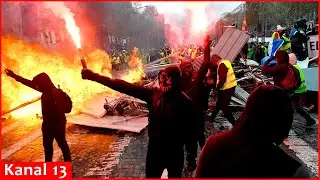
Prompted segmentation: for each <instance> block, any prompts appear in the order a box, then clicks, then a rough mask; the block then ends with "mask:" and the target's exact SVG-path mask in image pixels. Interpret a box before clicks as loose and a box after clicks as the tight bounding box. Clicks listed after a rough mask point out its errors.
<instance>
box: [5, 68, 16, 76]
mask: <svg viewBox="0 0 320 180" xmlns="http://www.w3.org/2000/svg"><path fill="white" fill-rule="evenodd" d="M5 72H6V74H7V75H8V76H10V77H13V76H14V75H16V74H15V73H14V72H13V71H11V70H10V69H6V70H5Z"/></svg>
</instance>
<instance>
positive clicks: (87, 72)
mask: <svg viewBox="0 0 320 180" xmlns="http://www.w3.org/2000/svg"><path fill="white" fill-rule="evenodd" d="M81 76H82V79H88V80H90V79H92V77H93V76H94V72H93V71H91V70H90V69H82V71H81Z"/></svg>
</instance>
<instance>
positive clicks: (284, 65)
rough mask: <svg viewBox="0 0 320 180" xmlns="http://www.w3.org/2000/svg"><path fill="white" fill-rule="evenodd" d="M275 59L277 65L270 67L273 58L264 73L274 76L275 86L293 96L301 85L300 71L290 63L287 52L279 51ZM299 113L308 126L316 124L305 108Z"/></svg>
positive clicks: (268, 61)
mask: <svg viewBox="0 0 320 180" xmlns="http://www.w3.org/2000/svg"><path fill="white" fill-rule="evenodd" d="M275 59H276V64H277V65H276V66H274V67H269V66H268V65H269V63H270V62H271V61H272V60H273V58H270V59H269V60H267V61H266V63H265V64H264V65H263V67H262V73H263V74H270V75H272V76H273V80H274V85H276V86H279V87H281V88H282V89H284V90H285V91H286V92H287V93H288V94H290V95H292V94H293V93H294V91H296V90H297V89H298V88H299V87H300V85H301V79H300V74H299V71H298V70H297V69H296V68H295V67H293V66H292V65H291V64H290V63H289V55H288V53H287V52H286V51H283V50H279V51H277V53H276V56H275ZM293 99H295V97H293ZM297 113H299V114H300V115H301V116H303V117H304V118H305V119H306V121H307V126H311V125H314V124H315V123H316V121H315V120H314V119H313V118H312V117H311V116H310V114H309V113H308V112H306V110H304V109H303V108H297Z"/></svg>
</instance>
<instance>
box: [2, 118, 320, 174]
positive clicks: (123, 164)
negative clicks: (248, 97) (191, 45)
mask: <svg viewBox="0 0 320 180" xmlns="http://www.w3.org/2000/svg"><path fill="white" fill-rule="evenodd" d="M239 114H240V113H239V112H237V113H234V115H235V116H236V117H238V116H239ZM313 115H314V116H315V117H317V114H313ZM304 124H305V121H304V120H303V119H302V117H301V116H299V115H295V119H294V123H293V128H292V131H291V132H290V135H289V138H288V140H286V141H285V143H284V144H283V145H281V147H282V148H283V149H285V151H286V152H288V153H290V154H292V155H293V156H294V157H296V158H298V159H300V160H301V161H302V162H303V163H305V164H306V166H307V167H308V170H309V171H310V173H311V174H312V176H313V177H317V174H318V138H317V137H318V136H317V135H318V128H317V127H315V128H305V127H304ZM228 128H230V124H229V123H228V122H227V121H226V119H224V118H222V117H217V118H216V121H215V122H214V123H210V122H206V136H207V137H208V136H210V135H212V134H215V133H218V132H220V131H224V130H227V129H228ZM1 135H2V143H1V144H2V161H6V162H42V161H43V159H44V154H43V147H42V136H41V119H39V118H37V117H36V116H34V117H30V118H26V119H13V118H7V119H3V120H2V131H1ZM67 140H68V143H69V145H70V149H71V154H72V162H73V177H74V178H80V177H91V178H105V177H110V178H114V177H133V178H143V177H144V172H145V161H146V160H145V159H146V151H147V142H148V137H147V129H145V130H143V131H142V132H141V133H140V134H135V133H127V132H120V131H116V130H108V129H99V128H91V127H85V126H79V125H73V124H68V127H67ZM62 160H63V158H62V154H61V151H60V149H59V148H58V146H57V144H56V143H55V144H54V161H62ZM185 176H186V177H188V176H191V175H190V174H185ZM163 177H165V172H164V174H163Z"/></svg>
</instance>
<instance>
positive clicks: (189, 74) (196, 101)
mask: <svg viewBox="0 0 320 180" xmlns="http://www.w3.org/2000/svg"><path fill="white" fill-rule="evenodd" d="M211 42H212V41H211V40H210V36H207V37H206V39H205V45H204V47H205V54H204V61H203V63H202V65H201V67H200V69H199V70H198V71H194V69H193V64H192V63H191V62H190V61H188V62H182V63H181V65H180V68H181V70H182V81H181V87H182V91H183V92H184V93H186V94H187V95H188V97H190V98H191V99H192V100H193V106H194V107H193V109H194V111H195V118H196V122H197V126H196V130H197V141H198V143H199V146H200V148H201V149H202V148H203V146H204V144H205V135H204V132H205V130H204V118H205V111H206V110H207V109H208V96H209V93H210V90H209V89H208V88H207V87H206V86H205V83H204V80H205V77H206V74H207V72H208V69H209V65H210V45H211ZM186 149H187V163H188V170H189V171H194V170H195V169H196V158H197V144H189V145H187V148H186Z"/></svg>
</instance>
